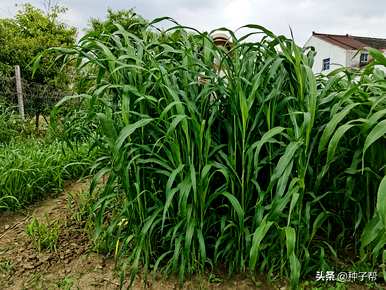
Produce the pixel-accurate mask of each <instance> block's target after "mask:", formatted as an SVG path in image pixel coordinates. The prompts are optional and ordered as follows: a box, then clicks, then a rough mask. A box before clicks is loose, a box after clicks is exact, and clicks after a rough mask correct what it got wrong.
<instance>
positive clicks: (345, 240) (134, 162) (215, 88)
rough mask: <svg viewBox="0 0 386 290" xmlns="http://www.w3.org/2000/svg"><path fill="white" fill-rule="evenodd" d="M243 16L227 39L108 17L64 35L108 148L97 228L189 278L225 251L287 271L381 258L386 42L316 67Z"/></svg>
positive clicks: (228, 256)
mask: <svg viewBox="0 0 386 290" xmlns="http://www.w3.org/2000/svg"><path fill="white" fill-rule="evenodd" d="M157 21H159V20H157ZM157 21H155V22H157ZM155 22H154V23H155ZM154 23H153V24H154ZM247 28H248V29H249V31H253V32H252V33H250V34H247V35H245V36H242V37H240V38H237V37H236V36H235V35H234V34H233V33H232V32H231V31H227V32H228V33H229V34H230V35H231V41H232V45H231V46H230V49H229V50H227V49H225V48H224V47H217V46H216V45H215V44H214V42H213V41H212V39H211V37H210V34H207V33H198V32H197V31H194V30H192V31H193V32H192V33H190V32H189V33H188V32H186V28H185V30H183V28H182V27H180V26H177V27H175V28H172V29H170V31H169V32H167V33H162V35H159V34H157V33H155V32H154V30H151V31H150V29H149V27H148V26H143V29H142V35H141V36H140V37H138V35H134V34H132V33H130V32H129V31H126V30H125V29H123V28H122V27H121V26H119V25H117V30H116V32H115V33H113V34H111V35H104V37H101V38H100V39H95V38H94V37H93V36H92V35H86V36H85V37H83V38H82V39H81V41H80V42H79V45H78V46H77V47H76V48H74V49H72V50H66V51H65V54H66V57H67V58H69V57H70V56H74V57H75V58H77V59H78V63H79V69H80V70H81V71H83V72H84V71H87V72H88V75H89V80H90V84H89V90H88V91H85V92H84V94H83V95H80V96H78V97H79V98H80V99H81V100H82V101H83V102H84V104H85V107H86V109H85V112H84V113H85V114H87V116H88V117H87V118H83V119H80V120H83V121H84V126H85V127H88V128H95V134H96V136H97V137H96V138H95V141H96V146H98V148H100V151H101V152H103V154H104V156H103V157H102V158H99V159H98V160H96V164H95V166H94V170H95V172H97V174H96V177H95V181H96V180H97V179H98V178H100V177H101V176H105V175H106V174H107V175H108V177H109V179H108V182H107V183H106V185H105V186H104V189H103V190H102V192H101V194H100V196H99V200H98V202H97V203H96V204H95V205H94V207H93V211H94V215H95V216H94V217H95V223H96V229H95V234H96V240H97V241H98V243H99V245H100V246H101V247H102V248H104V249H105V250H106V251H108V252H114V254H115V255H116V256H118V257H124V259H122V260H121V261H124V262H125V263H127V265H130V269H131V273H132V274H133V275H134V274H135V273H136V272H137V271H138V270H139V269H140V268H142V269H144V270H150V269H151V270H162V271H165V273H177V274H178V275H179V276H180V278H181V280H183V279H184V277H186V276H189V275H191V274H193V273H197V272H202V271H204V270H207V269H209V270H210V269H212V270H216V269H217V268H219V267H221V268H222V269H223V267H224V266H225V268H226V269H227V271H228V272H229V273H235V272H244V271H249V272H251V273H252V274H253V273H255V272H256V271H259V272H266V273H269V276H270V277H271V278H275V277H289V278H290V281H291V285H292V286H293V287H296V285H297V283H298V281H299V278H300V277H301V276H303V277H304V276H307V275H312V276H314V273H315V271H322V270H324V271H325V270H338V269H339V270H343V269H344V268H345V267H348V265H349V264H350V263H357V265H358V267H370V268H371V269H373V270H377V268H375V266H376V265H379V264H380V263H379V262H381V260H382V255H383V256H384V257H385V256H386V254H385V253H386V252H384V251H383V249H384V247H385V243H386V235H385V226H386V200H385V199H386V179H385V178H384V176H385V170H386V168H385V164H386V151H385V150H384V148H385V145H386V144H385V138H384V137H385V132H386V109H385V108H386V107H385V106H386V81H385V74H384V73H383V72H382V71H381V70H378V69H376V68H375V66H374V65H375V64H381V63H382V62H383V64H386V61H385V58H384V57H383V56H382V55H380V54H379V53H378V52H376V51H371V55H372V57H373V58H374V62H373V63H372V64H370V65H369V66H368V67H366V68H365V69H364V70H363V71H358V70H355V69H347V70H340V71H336V72H334V73H333V74H331V75H330V76H328V77H323V76H318V77H315V76H314V74H313V73H312V71H311V66H312V62H313V55H314V52H313V50H312V49H308V50H303V49H301V48H299V47H298V46H296V45H295V43H294V42H293V41H292V40H289V39H287V38H285V37H283V36H275V35H274V34H273V33H271V32H270V31H268V30H266V29H264V28H263V27H260V26H257V25H248V26H247ZM222 31H226V30H225V29H222ZM177 32H178V33H177ZM252 34H257V35H260V37H261V40H260V41H258V42H250V41H248V37H249V36H250V35H252ZM70 115H71V114H70ZM83 115H84V114H83ZM78 132H79V131H78ZM338 261H340V262H338ZM342 261H343V263H341V262H342ZM377 263H378V264H377ZM378 270H379V269H378ZM132 277H134V276H132Z"/></svg>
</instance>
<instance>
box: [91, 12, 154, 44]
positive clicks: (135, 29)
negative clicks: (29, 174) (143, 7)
mask: <svg viewBox="0 0 386 290" xmlns="http://www.w3.org/2000/svg"><path fill="white" fill-rule="evenodd" d="M116 23H118V24H120V25H122V26H123V28H125V29H126V30H128V31H130V32H131V33H134V34H135V35H137V36H140V35H141V33H142V30H143V26H145V25H147V24H148V21H147V20H145V19H144V18H143V17H142V16H140V15H138V14H137V13H135V11H134V10H133V9H129V10H117V11H114V10H112V9H110V8H109V9H108V10H107V15H106V19H105V20H100V19H97V18H92V19H91V20H90V23H89V28H88V33H91V34H92V35H93V36H95V37H100V36H101V35H102V34H107V35H109V34H111V33H113V32H115V31H116V30H117V27H116V25H115V24H116Z"/></svg>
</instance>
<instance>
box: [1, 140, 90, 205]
mask: <svg viewBox="0 0 386 290" xmlns="http://www.w3.org/2000/svg"><path fill="white" fill-rule="evenodd" d="M88 150H89V146H88V145H86V144H84V145H81V146H78V147H77V148H73V149H70V148H69V147H68V146H67V145H65V144H62V143H61V142H58V141H52V142H50V143H48V142H47V141H44V140H39V139H26V140H24V142H21V141H15V142H11V143H10V144H8V145H3V146H1V145H0V211H1V210H4V209H17V208H20V207H22V206H25V205H27V204H29V203H31V202H33V201H36V200H38V199H42V198H44V197H46V196H47V194H49V193H54V192H58V191H60V190H62V189H63V185H64V181H65V180H71V179H74V178H78V177H80V176H82V175H84V174H85V173H87V169H88V168H89V167H88V166H89V164H90V159H89V158H91V157H89V152H88Z"/></svg>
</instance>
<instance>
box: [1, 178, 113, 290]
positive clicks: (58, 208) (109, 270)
mask: <svg viewBox="0 0 386 290" xmlns="http://www.w3.org/2000/svg"><path fill="white" fill-rule="evenodd" d="M87 188H88V182H87V181H78V182H74V183H68V184H66V186H65V191H64V192H63V193H62V194H60V195H59V196H58V197H56V198H49V199H47V200H45V201H42V202H39V203H37V204H36V205H34V206H33V207H31V208H29V209H27V210H25V211H24V212H23V213H16V214H14V213H11V214H2V215H0V289H115V288H117V285H118V281H117V279H116V278H115V277H114V272H113V268H114V263H113V262H112V261H106V260H105V259H104V257H103V256H101V255H98V254H95V253H92V252H90V251H89V250H88V249H89V248H90V247H89V246H90V242H89V240H88V237H87V234H86V233H85V232H84V230H83V228H82V225H81V224H78V223H75V222H74V221H73V219H71V217H70V211H69V210H68V206H67V202H68V200H67V196H68V195H67V193H69V192H71V193H79V192H81V191H84V190H87ZM33 217H35V218H37V219H38V221H40V222H48V223H49V222H53V221H57V222H58V223H59V224H60V231H59V239H58V244H57V249H56V251H47V250H42V251H41V252H39V251H38V250H37V249H36V248H35V247H34V245H33V244H32V241H31V239H30V238H29V237H28V236H27V234H26V226H27V224H28V223H30V222H31V220H32V218H33Z"/></svg>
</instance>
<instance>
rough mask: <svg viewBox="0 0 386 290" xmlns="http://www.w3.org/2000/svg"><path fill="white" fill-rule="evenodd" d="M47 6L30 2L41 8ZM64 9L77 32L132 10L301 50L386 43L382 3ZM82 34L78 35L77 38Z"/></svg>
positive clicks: (103, 4) (133, 0) (247, 0)
mask: <svg viewBox="0 0 386 290" xmlns="http://www.w3.org/2000/svg"><path fill="white" fill-rule="evenodd" d="M45 1H47V0H30V1H28V2H30V3H32V4H33V5H35V6H37V7H40V8H44V2H45ZM51 1H52V2H53V3H58V4H60V5H62V6H65V7H67V8H68V11H67V13H66V15H64V16H63V17H62V18H63V20H64V21H65V22H67V23H68V24H70V25H71V26H75V27H77V28H78V29H79V30H80V31H82V30H84V28H85V27H87V23H88V20H89V19H90V18H91V17H93V18H100V19H103V18H104V17H105V15H106V10H107V8H112V9H130V8H134V10H135V11H136V12H137V13H138V14H141V15H142V16H143V17H144V18H146V19H154V18H156V17H161V16H170V17H172V18H174V19H175V20H177V21H178V22H179V23H180V24H183V25H187V26H192V27H195V28H197V29H199V30H202V31H210V30H212V29H215V28H219V27H227V28H230V29H232V30H235V29H237V28H238V27H240V26H242V25H245V24H250V23H253V24H259V25H263V26H265V27H266V28H268V29H269V30H271V31H273V32H274V33H275V34H284V35H286V36H290V28H291V29H292V31H293V35H294V38H295V41H296V42H297V43H298V44H299V45H303V44H304V43H305V42H306V40H307V39H308V38H309V37H310V36H311V34H312V32H313V31H315V32H320V33H331V34H346V33H348V34H351V35H358V36H368V37H380V38H386V0H360V1H358V0H254V1H253V0H126V1H124V0H114V1H113V0H110V1H108V0H51ZM23 2H25V1H22V0H0V17H10V16H13V15H14V14H15V12H16V11H17V9H18V8H17V6H15V4H21V3H23ZM80 34H81V33H80Z"/></svg>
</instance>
